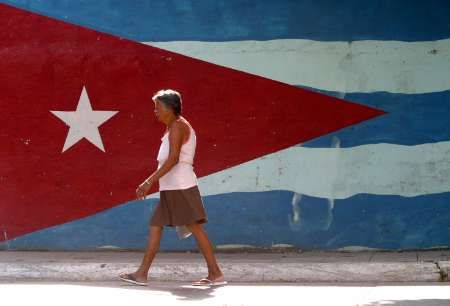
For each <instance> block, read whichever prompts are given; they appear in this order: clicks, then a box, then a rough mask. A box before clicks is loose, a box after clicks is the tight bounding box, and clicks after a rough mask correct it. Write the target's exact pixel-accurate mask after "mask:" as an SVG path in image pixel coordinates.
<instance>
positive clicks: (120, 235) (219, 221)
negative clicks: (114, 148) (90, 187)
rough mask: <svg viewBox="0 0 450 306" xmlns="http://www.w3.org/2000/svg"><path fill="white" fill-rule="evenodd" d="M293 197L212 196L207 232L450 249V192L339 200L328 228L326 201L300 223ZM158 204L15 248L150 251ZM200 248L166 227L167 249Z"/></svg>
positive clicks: (305, 243)
mask: <svg viewBox="0 0 450 306" xmlns="http://www.w3.org/2000/svg"><path fill="white" fill-rule="evenodd" d="M292 196H293V193H292V192H289V191H268V192H259V193H229V194H223V195H214V196H205V197H203V200H204V203H205V208H206V212H207V215H208V218H209V222H208V223H206V225H205V229H206V230H207V232H208V235H209V237H210V238H211V239H212V241H213V243H214V244H215V245H221V244H230V243H231V244H235V243H237V244H250V245H256V246H260V247H267V246H271V245H272V244H275V243H288V244H292V245H295V246H297V247H300V248H305V249H311V248H320V249H336V248H341V247H345V246H355V245H357V246H365V247H372V248H384V249H400V248H402V249H414V248H428V247H433V246H446V245H449V244H450V235H449V234H448V230H449V229H448V226H449V224H450V205H448V203H450V192H446V193H440V194H431V195H423V196H416V197H401V196H386V195H369V194H359V195H355V196H353V197H351V198H348V199H343V200H335V204H334V205H335V206H334V210H333V219H332V222H331V225H330V227H329V228H328V229H327V228H326V221H327V218H328V216H329V214H328V212H327V209H326V208H327V200H326V199H323V198H314V197H309V196H302V199H301V202H300V204H299V207H300V217H301V219H300V220H301V222H300V223H295V222H293V221H292V218H291V217H292V205H291V201H292ZM156 201H157V200H155V199H151V200H145V201H134V202H130V203H128V204H126V205H125V204H124V205H120V206H117V207H115V208H112V209H109V210H106V211H103V212H100V213H97V214H95V215H92V216H90V217H86V218H83V219H80V220H77V221H73V222H68V223H65V224H63V225H59V226H54V227H50V228H47V229H44V230H41V231H37V232H34V233H30V234H27V235H24V236H21V237H18V238H16V239H13V240H10V241H8V243H9V248H11V249H52V250H92V249H95V248H96V247H98V246H102V245H115V246H118V247H120V248H130V249H142V248H143V246H144V245H145V242H146V239H147V234H148V228H147V222H148V218H149V217H150V215H151V212H152V209H153V207H154V205H155V203H156ZM118 225H120V226H118ZM92 233H95V235H92ZM3 247H6V242H4V243H3ZM196 248H197V246H196V243H195V239H194V237H192V236H191V237H190V238H188V239H185V240H178V238H177V236H176V232H175V231H174V229H172V228H166V230H165V234H164V235H163V238H162V241H161V250H188V249H190V250H192V249H196Z"/></svg>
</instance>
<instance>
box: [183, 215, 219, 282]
mask: <svg viewBox="0 0 450 306" xmlns="http://www.w3.org/2000/svg"><path fill="white" fill-rule="evenodd" d="M187 227H188V228H189V230H190V231H191V232H192V234H194V236H195V239H196V240H197V244H198V246H199V248H200V250H201V252H202V254H203V257H204V258H205V260H206V264H207V266H208V277H207V278H208V279H210V280H214V279H216V278H218V277H220V276H222V275H223V273H222V271H221V270H220V268H219V265H218V264H217V261H216V257H215V256H214V250H213V246H212V244H211V242H210V241H209V239H208V234H207V233H206V231H205V229H204V228H203V226H202V224H198V223H193V224H190V225H187Z"/></svg>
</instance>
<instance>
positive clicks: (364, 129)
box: [302, 87, 450, 148]
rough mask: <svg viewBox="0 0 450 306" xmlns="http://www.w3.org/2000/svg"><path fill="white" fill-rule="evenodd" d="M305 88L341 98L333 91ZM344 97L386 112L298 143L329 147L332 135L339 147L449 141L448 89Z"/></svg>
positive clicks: (449, 97)
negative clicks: (422, 92)
mask: <svg viewBox="0 0 450 306" xmlns="http://www.w3.org/2000/svg"><path fill="white" fill-rule="evenodd" d="M305 88H306V87H305ZM309 89H311V90H314V91H316V92H320V93H323V94H326V95H330V96H336V97H341V96H340V94H339V93H337V92H328V91H323V90H318V89H313V88H309ZM344 99H345V100H347V101H351V102H356V103H359V104H362V105H367V106H371V107H375V108H377V109H381V110H384V111H386V112H388V113H387V114H384V115H382V116H379V117H375V118H373V119H369V120H367V121H363V122H361V123H358V124H355V125H351V126H348V127H346V128H343V129H341V130H339V131H336V132H333V133H329V134H327V135H324V136H321V137H318V138H315V139H312V140H310V141H307V142H305V143H303V144H302V146H304V147H324V148H329V147H331V146H332V143H334V140H333V138H335V137H337V138H338V139H339V140H340V146H341V147H353V146H358V145H363V144H374V143H382V142H383V143H392V144H401V145H417V144H423V143H430V142H438V141H448V140H450V120H449V118H450V107H449V104H448V103H447V101H450V91H441V92H434V93H426V94H398V93H388V92H375V93H349V94H346V95H345V97H344Z"/></svg>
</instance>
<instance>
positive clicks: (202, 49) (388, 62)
mask: <svg viewBox="0 0 450 306" xmlns="http://www.w3.org/2000/svg"><path fill="white" fill-rule="evenodd" d="M144 43H145V44H148V45H152V46H155V47H158V48H162V49H166V50H169V51H173V52H177V53H181V54H184V55H187V56H190V57H194V58H197V59H201V60H204V61H208V62H211V63H215V64H218V65H222V66H226V67H230V68H234V69H237V70H240V71H244V72H248V73H251V74H256V75H259V76H263V77H266V78H269V79H273V80H277V81H281V82H284V83H287V84H291V85H302V86H308V87H313V88H317V89H323V90H328V91H337V92H341V93H349V92H375V91H386V92H392V93H406V94H414V93H427V92H436V91H444V90H449V89H450V39H443V40H436V41H423V42H405V41H378V40H360V41H352V42H342V41H337V42H323V41H313V40H306V39H277V40H267V41H255V40H248V41H230V42H201V41H171V42H144Z"/></svg>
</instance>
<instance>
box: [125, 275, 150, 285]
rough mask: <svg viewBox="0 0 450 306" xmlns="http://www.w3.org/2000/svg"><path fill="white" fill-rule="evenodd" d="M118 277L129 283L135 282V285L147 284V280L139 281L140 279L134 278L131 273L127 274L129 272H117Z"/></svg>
mask: <svg viewBox="0 0 450 306" xmlns="http://www.w3.org/2000/svg"><path fill="white" fill-rule="evenodd" d="M119 278H120V279H121V280H124V281H126V282H129V283H132V284H135V285H141V286H147V285H148V282H140V281H138V280H136V279H135V278H134V276H133V275H132V274H129V273H125V274H119Z"/></svg>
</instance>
